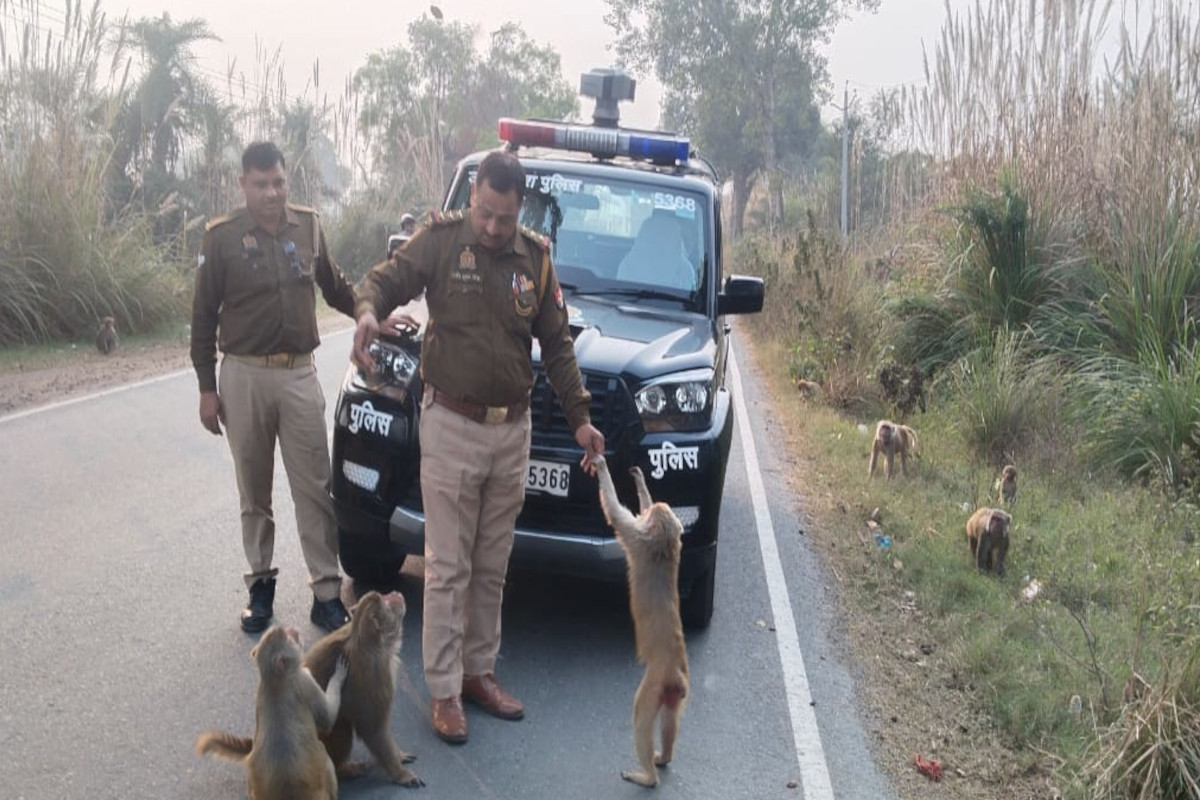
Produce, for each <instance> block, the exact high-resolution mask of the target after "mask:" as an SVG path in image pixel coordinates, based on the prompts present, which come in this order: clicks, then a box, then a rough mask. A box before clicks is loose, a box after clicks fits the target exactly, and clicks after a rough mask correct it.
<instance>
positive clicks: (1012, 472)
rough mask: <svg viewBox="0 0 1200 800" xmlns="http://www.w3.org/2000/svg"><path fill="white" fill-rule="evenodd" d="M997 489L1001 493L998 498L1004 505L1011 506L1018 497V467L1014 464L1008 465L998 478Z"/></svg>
mask: <svg viewBox="0 0 1200 800" xmlns="http://www.w3.org/2000/svg"><path fill="white" fill-rule="evenodd" d="M996 491H997V492H998V493H999V494H998V496H997V498H996V499H997V500H998V501H999V503H1000V505H1002V506H1004V505H1007V506H1011V505H1012V502H1013V500H1016V499H1017V468H1016V467H1014V466H1013V465H1012V464H1008V465H1006V466H1005V467H1004V470H1003V471H1002V472H1001V473H1000V477H999V478H997V479H996Z"/></svg>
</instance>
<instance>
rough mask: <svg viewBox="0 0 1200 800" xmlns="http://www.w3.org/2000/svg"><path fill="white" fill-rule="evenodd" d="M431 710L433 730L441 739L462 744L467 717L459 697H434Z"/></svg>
mask: <svg viewBox="0 0 1200 800" xmlns="http://www.w3.org/2000/svg"><path fill="white" fill-rule="evenodd" d="M432 711H433V732H434V733H436V734H437V735H438V736H439V737H440V738H441V739H442V740H443V741H446V742H450V744H462V743H463V742H465V741H466V740H467V717H466V715H465V714H464V713H463V705H462V698H461V697H445V698H442V699H441V700H438V699H437V698H434V701H433V703H432Z"/></svg>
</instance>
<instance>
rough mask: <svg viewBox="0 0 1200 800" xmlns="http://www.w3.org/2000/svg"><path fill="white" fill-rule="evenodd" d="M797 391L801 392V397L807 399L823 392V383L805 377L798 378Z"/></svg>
mask: <svg viewBox="0 0 1200 800" xmlns="http://www.w3.org/2000/svg"><path fill="white" fill-rule="evenodd" d="M796 391H797V392H799V393H800V396H801V397H803V398H804V399H806V400H807V399H809V398H813V397H816V396H817V395H819V394H821V384H819V383H816V382H815V381H810V380H805V379H804V378H797V379H796Z"/></svg>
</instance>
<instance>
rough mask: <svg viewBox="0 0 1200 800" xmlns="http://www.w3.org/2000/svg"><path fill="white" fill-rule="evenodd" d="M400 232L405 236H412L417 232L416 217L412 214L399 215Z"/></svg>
mask: <svg viewBox="0 0 1200 800" xmlns="http://www.w3.org/2000/svg"><path fill="white" fill-rule="evenodd" d="M400 232H401V233H403V234H404V235H405V236H412V235H413V234H414V233H416V232H417V218H416V217H414V216H413V215H412V214H405V215H404V216H402V217H400Z"/></svg>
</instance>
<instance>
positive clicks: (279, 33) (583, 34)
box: [41, 0, 963, 126]
mask: <svg viewBox="0 0 1200 800" xmlns="http://www.w3.org/2000/svg"><path fill="white" fill-rule="evenodd" d="M64 2H65V0H41V5H42V7H43V8H44V9H46V11H45V12H44V13H45V16H46V17H47V19H49V18H50V17H52V16H61V11H57V10H56V9H61V8H62V7H63V4H64ZM101 2H102V7H103V8H104V9H105V10H106V11H107V12H108V13H109V14H110V16H115V17H119V16H121V15H122V14H123V13H124V12H126V11H128V13H129V15H130V16H131V17H133V18H138V17H144V16H157V15H159V14H161V13H162V12H163V10H164V9H165V10H167V11H169V12H170V13H171V16H172V18H174V19H175V20H183V19H189V18H192V17H202V18H204V19H206V20H207V21H208V23H209V25H210V27H211V28H212V30H213V31H214V32H215V33H216V34H217V35H218V36H220V37H221V41H220V42H216V43H208V44H205V45H202V46H200V47H198V48H197V55H198V56H199V60H200V64H201V66H202V68H203V69H204V70H205V71H206V72H210V73H211V74H213V75H216V74H218V73H223V71H224V68H225V66H226V64H227V62H228V60H229V59H230V58H236V59H237V63H238V65H239V66H241V67H242V68H244V69H246V70H250V69H251V68H252V67H253V65H254V63H255V60H256V56H255V52H256V44H257V45H259V46H262V47H264V48H265V49H266V50H268V51H271V52H273V51H274V50H275V48H277V47H279V48H282V51H281V57H282V61H283V63H284V65H285V78H286V80H287V84H288V92H289V94H292V95H299V94H301V93H302V92H304V89H305V84H306V82H307V81H308V80H309V79H310V77H311V74H312V65H313V62H314V61H316V60H317V58H318V57H319V58H320V66H321V91H323V92H327V93H328V94H329V95H330V97H334V98H336V97H338V96H340V94H341V88H342V85H343V82H344V81H345V78H346V76H347V75H348V74H351V73H353V71H354V70H355V69H356V68H357V67H358V66H360V65H361V64H362V63H363V61H364V59H365V58H366V55H367V54H368V53H372V52H375V51H378V50H382V49H384V48H387V47H390V46H392V45H394V44H397V43H399V42H401V41H404V40H405V33H406V30H407V28H408V24H409V23H410V22H411V21H412V20H414V19H416V18H417V17H419V16H420V15H421V14H422V13H423V12H425V11H427V10H428V8H429V4H428V3H416V2H406V1H405V0H341V1H340V2H337V1H336V0H335V2H329V1H328V0H320V1H319V2H318V0H292V1H291V2H287V3H284V2H279V1H278V0H101ZM437 2H438V6H439V7H440V8H441V10H442V12H443V13H444V14H445V16H446V18H447V19H453V20H461V21H467V22H473V23H477V24H478V25H479V28H480V31H481V32H482V33H483V34H486V33H488V32H490V31H492V30H495V29H496V28H498V27H499V26H500V25H502V24H503V23H505V22H507V21H510V20H512V21H516V22H518V23H520V25H521V27H522V28H523V29H524V30H525V32H526V33H527V34H529V36H530V37H532V38H533V39H534V40H535V41H537V42H539V43H542V44H550V45H552V46H553V47H554V48H555V49H556V50H557V51H558V52H559V53H560V55H561V56H562V61H563V71H564V72H565V73H566V77H567V79H568V80H569V81H570V82H571V84H572V85H574V86H578V81H579V77H578V76H579V73H581V72H583V71H584V70H586V69H588V68H590V67H593V66H606V65H609V64H611V63H612V61H613V54H612V52H611V51H610V50H609V49H608V47H609V45H610V44H611V43H612V41H613V33H612V29H611V28H609V27H608V26H607V25H605V24H604V19H603V17H604V9H605V3H604V1H603V0H569V2H551V1H550V0H437ZM954 2H963V0H954ZM881 5H882V7H881V9H880V10H879V12H877V13H876V14H863V15H859V16H858V17H857V18H855V19H853V20H851V21H849V22H846V23H843V24H842V26H841V27H839V29H838V30H837V32H836V34H835V36H834V38H833V41H832V43H831V46H830V47H829V48H828V56H829V62H830V72H831V75H832V78H833V83H834V86H835V87H836V88H837V92H838V94H839V95H840V93H841V89H842V87H843V85H844V83H845V82H846V81H850V89H851V91H852V92H853V91H855V90H857V91H858V93H859V95H860V96H864V97H865V96H869V95H870V94H871V93H873V92H874V91H875V89H877V88H880V87H884V86H893V85H896V84H898V83H900V82H905V81H914V80H917V79H919V78H921V75H922V70H921V45H922V41H923V40H924V41H925V42H927V43H932V41H933V40H934V38H935V37H936V36H937V34H938V31H939V29H940V27H941V22H942V18H943V0H883V2H882V4H881ZM636 77H638V79H639V80H638V92H637V99H636V101H635V102H634V103H633V104H632V105H626V106H625V107H623V109H622V114H623V119H624V120H625V122H626V123H627V124H631V125H640V126H653V125H655V124H656V122H657V120H658V104H659V100H660V98H661V88H660V87H659V86H658V85H657V84H656V83H655V82H654V80H653V78H652V77H651V76H645V75H640V76H636ZM310 96H311V95H310ZM838 102H839V103H840V102H841V101H840V99H839V100H838ZM584 110H585V112H586V107H585V109H584ZM829 113H836V112H831V111H828V110H827V116H828V114H829Z"/></svg>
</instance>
